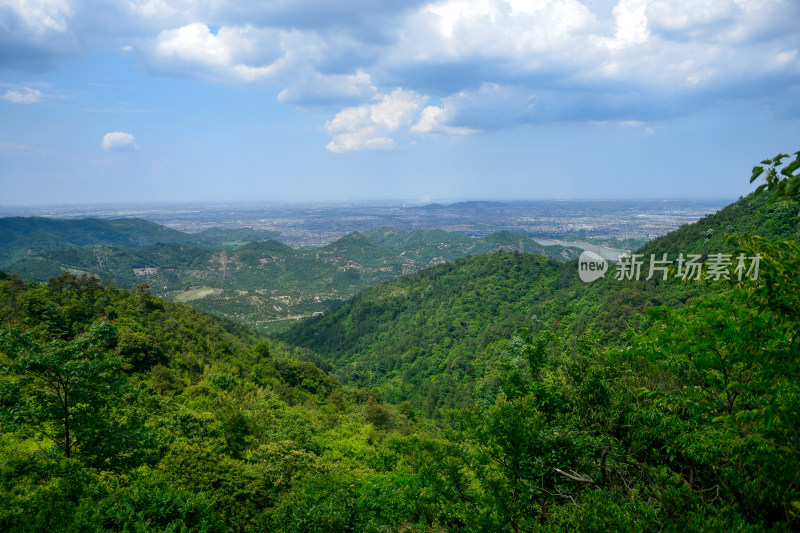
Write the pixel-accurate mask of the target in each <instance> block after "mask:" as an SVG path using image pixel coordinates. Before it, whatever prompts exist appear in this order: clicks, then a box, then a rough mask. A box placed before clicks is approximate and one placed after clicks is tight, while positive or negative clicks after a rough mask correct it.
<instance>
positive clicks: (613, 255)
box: [533, 239, 630, 261]
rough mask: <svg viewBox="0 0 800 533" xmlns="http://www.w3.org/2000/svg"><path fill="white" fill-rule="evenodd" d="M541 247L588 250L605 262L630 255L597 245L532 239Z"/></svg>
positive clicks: (627, 251)
mask: <svg viewBox="0 0 800 533" xmlns="http://www.w3.org/2000/svg"><path fill="white" fill-rule="evenodd" d="M533 240H534V241H536V242H538V243H539V244H541V245H542V246H553V245H558V246H572V247H573V248H580V249H581V250H589V251H590V252H595V253H597V254H600V257H602V258H603V259H605V260H606V261H616V260H617V259H618V258H619V256H620V255H622V254H625V253H630V250H618V249H617V248H608V247H607V246H600V245H599V244H589V243H585V242H571V241H557V240H555V239H533Z"/></svg>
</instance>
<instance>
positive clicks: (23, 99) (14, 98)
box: [0, 87, 42, 104]
mask: <svg viewBox="0 0 800 533" xmlns="http://www.w3.org/2000/svg"><path fill="white" fill-rule="evenodd" d="M0 99H3V100H6V101H8V102H12V103H14V104H35V103H36V102H38V101H40V100H41V99H42V92H41V91H40V90H38V89H31V88H30V87H22V88H19V89H9V90H8V91H6V92H5V94H3V95H0Z"/></svg>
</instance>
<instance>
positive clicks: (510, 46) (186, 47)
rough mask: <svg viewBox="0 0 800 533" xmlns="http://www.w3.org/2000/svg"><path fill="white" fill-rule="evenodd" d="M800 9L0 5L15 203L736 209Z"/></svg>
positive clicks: (794, 64) (790, 103) (784, 118)
mask: <svg viewBox="0 0 800 533" xmlns="http://www.w3.org/2000/svg"><path fill="white" fill-rule="evenodd" d="M798 21H800V2H797V1H796V0H619V1H615V0H608V1H606V0H580V1H579V0H439V1H433V2H427V1H421V0H408V1H404V2H367V1H364V0H353V1H351V2H343V3H337V2H330V0H293V1H289V0H273V1H270V2H244V1H233V0H124V1H118V2H116V1H107V2H90V1H88V0H0V191H2V192H0V205H19V204H42V203H99V202H141V201H168V202H174V201H217V200H219V201H236V200H246V201H265V202H269V201H326V200H327V201H342V200H371V199H380V200H388V199H399V200H406V201H420V202H422V201H442V200H465V199H541V198H665V197H666V198H691V197H716V198H720V197H722V198H733V197H736V196H739V195H741V194H746V193H747V192H749V191H750V190H752V186H751V185H750V184H749V183H748V177H749V170H750V168H751V167H752V166H753V165H754V164H756V163H758V161H760V160H761V159H763V158H766V157H772V156H773V155H775V154H777V153H778V152H794V151H797V150H800V31H798V29H797V22H798Z"/></svg>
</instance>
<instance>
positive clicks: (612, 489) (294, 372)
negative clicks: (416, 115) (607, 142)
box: [0, 153, 800, 533]
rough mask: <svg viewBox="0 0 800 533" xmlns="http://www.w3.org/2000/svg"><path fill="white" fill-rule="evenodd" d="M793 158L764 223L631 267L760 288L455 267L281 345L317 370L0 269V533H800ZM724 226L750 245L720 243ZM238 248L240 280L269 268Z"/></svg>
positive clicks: (687, 233) (86, 291)
mask: <svg viewBox="0 0 800 533" xmlns="http://www.w3.org/2000/svg"><path fill="white" fill-rule="evenodd" d="M787 157H788V156H779V157H776V158H775V159H773V160H771V161H766V162H764V163H762V165H763V167H766V176H767V184H768V192H769V193H770V194H772V195H773V196H772V197H771V199H772V200H776V202H774V203H769V204H767V203H766V200H767V196H761V197H758V198H752V197H748V198H746V199H743V200H742V201H741V202H739V203H738V204H737V205H734V206H732V207H731V208H730V209H729V210H726V211H722V212H721V213H720V216H719V217H718V218H716V219H715V218H714V217H713V216H712V217H709V218H708V219H706V220H705V221H704V222H703V225H701V226H698V228H700V230H701V231H699V232H698V229H697V228H694V227H692V226H689V227H687V228H684V229H682V230H680V231H679V232H677V233H676V235H672V236H669V235H668V236H666V237H665V238H663V239H661V240H657V241H655V242H653V243H651V244H649V245H648V247H647V248H646V249H644V250H642V252H645V251H650V252H649V253H653V254H663V253H667V254H674V253H678V254H680V253H689V252H688V251H687V250H696V251H702V252H703V253H704V254H708V257H712V256H713V254H715V253H722V252H721V251H720V252H717V251H716V250H718V249H719V248H717V246H720V247H725V250H724V251H725V252H726V253H728V252H729V253H730V254H731V257H732V258H733V257H738V255H739V254H741V256H742V257H747V258H755V257H758V258H759V259H760V262H759V263H758V264H759V265H760V269H759V272H758V275H751V274H752V271H748V272H747V274H746V275H744V276H738V275H737V274H736V270H735V268H736V267H735V263H730V264H726V265H725V266H726V267H727V270H724V271H725V272H727V274H728V275H727V276H724V275H721V274H720V276H719V279H715V278H714V277H713V276H711V277H709V278H708V279H706V280H705V281H701V282H693V281H692V282H684V281H681V280H676V279H675V277H674V276H675V275H676V274H679V272H678V271H677V268H676V267H677V266H680V267H681V268H683V266H685V265H680V264H678V265H672V266H673V269H672V270H668V271H667V273H668V274H669V275H671V276H672V279H671V280H667V281H656V280H651V281H650V282H645V281H644V280H639V281H636V280H634V279H627V280H626V279H621V280H615V279H614V276H613V275H611V273H610V272H609V273H608V274H607V275H606V277H605V278H602V279H601V280H597V281H594V282H592V283H590V284H584V283H582V282H580V281H576V280H577V264H576V263H574V262H573V263H560V262H557V261H554V260H552V259H548V258H545V257H541V256H536V255H529V254H520V253H519V252H516V253H514V252H499V253H492V254H487V255H482V256H476V257H469V258H463V259H459V260H457V261H455V262H453V263H451V264H444V265H438V266H435V267H432V268H429V269H426V270H423V271H420V272H417V273H415V274H412V275H409V276H405V277H402V278H400V279H397V280H394V281H391V282H387V283H385V284H382V285H380V286H378V287H376V288H374V289H370V290H368V291H364V292H363V293H361V295H359V296H358V297H356V298H355V299H353V300H351V301H350V302H348V303H346V304H345V305H343V306H342V307H341V308H340V309H338V310H337V311H335V312H334V313H332V314H330V315H328V316H325V317H322V318H317V319H313V320H309V321H307V323H308V324H310V325H311V328H310V329H303V328H296V329H293V330H292V331H291V332H289V334H287V335H286V338H289V337H290V336H295V337H296V338H297V340H298V342H302V343H303V344H306V345H308V346H311V347H313V348H315V350H316V352H317V353H316V354H315V353H314V352H312V351H310V350H309V349H307V348H301V347H292V346H290V345H288V344H286V343H283V342H280V341H277V340H274V339H268V338H266V337H262V336H260V335H259V334H258V333H256V332H253V331H251V330H248V329H246V328H244V327H242V326H240V325H236V324H234V323H232V322H225V321H220V320H218V319H214V318H211V317H209V316H206V315H202V314H200V313H198V312H197V311H195V310H192V309H190V308H188V307H186V306H184V305H181V304H176V303H170V302H167V301H164V300H162V299H160V298H158V297H156V296H153V295H151V294H149V293H148V291H147V288H146V287H145V286H140V287H139V289H138V290H136V291H133V290H125V289H118V288H115V287H114V286H112V285H109V284H104V283H101V282H100V281H99V280H97V279H96V278H93V277H89V276H81V277H78V276H75V275H73V274H71V273H64V274H61V275H60V276H59V277H56V278H52V279H50V280H49V281H48V282H47V283H45V284H38V283H35V282H25V281H22V280H21V279H20V278H19V277H18V276H16V275H13V274H12V275H8V274H5V273H0V530H2V531H253V532H255V531H278V532H307V531H313V532H323V531H324V532H351V531H353V532H355V531H359V532H362V531H366V532H376V533H377V532H387V531H393V532H405V533H411V532H427V533H440V532H443V531H447V532H464V533H466V532H476V531H479V532H487V533H489V532H513V533H517V532H521V531H642V532H650V531H668V532H682V531H747V532H756V531H793V530H796V529H797V528H798V526H799V525H800V486H798V483H797V478H798V472H800V444H799V443H798V436H797V435H798V428H800V381H798V379H797V378H798V376H799V375H800V342H798V331H800V275H798V272H800V244H799V243H798V239H797V235H798V233H797V232H798V229H800V224H799V223H800V217H797V216H796V214H797V207H798V204H797V201H798V200H800V192H799V191H800V174H797V173H796V171H797V169H798V168H800V153H798V157H797V158H796V159H795V160H794V161H793V162H790V163H788V164H784V163H783V160H784V159H786V158H787ZM758 168H760V167H757V169H758ZM754 176H755V177H758V176H759V173H758V172H755V173H754ZM791 217H794V218H791ZM722 224H724V225H725V226H724V227H722ZM729 229H733V230H737V229H741V230H743V231H747V232H753V233H759V232H762V231H763V232H764V233H765V234H766V237H753V236H747V235H744V234H738V235H736V236H735V238H734V239H733V240H730V239H724V240H722V239H721V237H720V240H719V241H715V239H716V238H717V235H718V234H720V233H722V232H725V231H729ZM698 239H702V241H698ZM344 244H346V248H348V249H351V248H358V249H359V250H360V249H361V247H363V249H364V250H365V251H366V250H367V249H368V248H369V246H370V245H369V243H367V242H366V237H364V236H361V235H356V236H353V237H352V238H350V239H349V240H347V241H345V243H344ZM373 244H374V243H373ZM253 246H254V247H255V248H257V250H255V251H254V252H253V254H252V256H248V255H247V254H245V255H243V256H242V257H241V258H240V260H241V261H243V262H248V261H250V262H253V261H258V262H259V263H260V259H261V258H264V257H265V256H266V255H265V254H267V253H268V252H269V251H272V252H273V253H274V255H275V257H280V255H281V254H282V253H288V250H286V249H283V248H281V247H280V246H279V245H276V244H269V243H262V244H259V245H257V246H256V245H253ZM259 246H260V247H264V248H262V249H258V247H259ZM330 251H331V253H332V254H335V252H336V247H333V248H331V249H330ZM352 251H353V250H351V252H352ZM349 253H350V252H349ZM717 259H720V258H719V257H718V258H717ZM751 266H752V262H751ZM623 272H624V271H623ZM718 272H719V271H718ZM708 273H713V270H712V267H710V266H709V267H708V270H707V271H706V274H708ZM740 277H741V279H740ZM648 283H649V285H648ZM626 284H627V285H626ZM651 285H652V286H651ZM634 287H641V289H637V288H634ZM643 287H649V288H647V289H643ZM637 291H641V294H642V295H644V297H646V299H645V300H641V301H640V300H638V299H636V298H633V297H632V295H635V294H636V293H637ZM615 294H616V296H615ZM614 298H617V299H616V300H615V299H614ZM654 298H660V299H661V300H660V301H662V302H667V303H669V304H670V305H652V304H656V303H658V302H657V301H655V300H653V299H654ZM623 303H625V304H626V307H624V308H623V306H622V304H623ZM615 306H616V307H618V308H619V309H616V307H615ZM609 307H610V309H608V308H609ZM601 308H603V309H607V311H606V312H607V316H608V317H613V316H616V317H617V318H618V319H620V320H622V322H623V323H624V324H623V323H613V331H614V332H615V333H614V334H609V333H607V332H606V333H605V334H604V333H601V332H600V331H599V330H598V329H596V327H599V326H602V325H603V324H605V323H606V322H604V321H601V320H600V318H601V317H602V315H601V314H600V313H599V311H600V310H601ZM623 309H624V310H623ZM634 312H635V313H636V314H633V315H631V316H628V315H627V313H634ZM591 317H595V319H596V320H594V321H592V320H590V319H591ZM603 320H605V319H603ZM623 326H624V327H623ZM315 332H316V334H315ZM417 347H418V349H417ZM387 354H388V356H387ZM397 354H400V356H399V357H397ZM326 359H327V361H326ZM312 361H313V362H316V364H312ZM329 365H330V367H329ZM329 368H330V369H335V373H334V374H333V375H331V374H329V373H327V372H326V371H325V370H323V369H326V370H327V369H329ZM336 375H340V376H342V377H344V378H346V379H347V380H348V381H350V382H351V383H359V384H360V383H365V384H368V385H370V386H371V385H377V386H376V387H373V388H367V387H361V388H356V387H353V386H351V385H348V384H346V383H345V384H341V383H340V382H339V381H338V380H337V379H335V376H336ZM423 378H424V379H423ZM430 386H435V387H438V390H436V392H435V393H434V392H432V390H433V389H431V388H430ZM454 391H455V392H454ZM404 397H407V398H409V401H400V400H401V399H402V398H404Z"/></svg>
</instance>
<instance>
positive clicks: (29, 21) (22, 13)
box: [0, 0, 74, 35]
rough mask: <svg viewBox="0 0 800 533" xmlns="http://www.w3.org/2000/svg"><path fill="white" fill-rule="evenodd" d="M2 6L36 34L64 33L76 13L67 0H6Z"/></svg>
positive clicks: (0, 5)
mask: <svg viewBox="0 0 800 533" xmlns="http://www.w3.org/2000/svg"><path fill="white" fill-rule="evenodd" d="M0 7H3V8H5V9H6V10H8V11H10V13H11V14H13V16H15V18H16V19H17V21H18V23H20V24H21V25H22V26H23V27H25V28H26V29H27V30H29V31H30V32H31V33H33V34H36V35H42V34H45V33H48V32H60V33H63V32H64V31H66V29H67V24H68V22H69V19H70V18H71V17H72V15H73V14H74V12H73V10H72V8H71V7H70V5H69V2H68V1H67V0H4V1H3V2H2V4H0Z"/></svg>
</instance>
